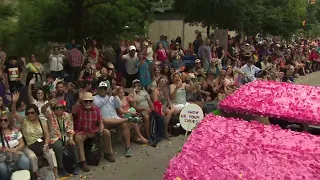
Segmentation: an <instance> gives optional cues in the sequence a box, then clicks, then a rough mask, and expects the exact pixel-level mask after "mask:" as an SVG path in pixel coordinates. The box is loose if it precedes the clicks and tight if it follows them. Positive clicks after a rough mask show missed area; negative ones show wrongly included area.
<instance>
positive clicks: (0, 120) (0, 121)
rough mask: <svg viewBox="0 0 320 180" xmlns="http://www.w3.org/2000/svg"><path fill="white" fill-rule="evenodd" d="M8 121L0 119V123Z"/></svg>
mask: <svg viewBox="0 0 320 180" xmlns="http://www.w3.org/2000/svg"><path fill="white" fill-rule="evenodd" d="M8 121H9V120H8V119H0V123H3V122H5V123H6V122H8Z"/></svg>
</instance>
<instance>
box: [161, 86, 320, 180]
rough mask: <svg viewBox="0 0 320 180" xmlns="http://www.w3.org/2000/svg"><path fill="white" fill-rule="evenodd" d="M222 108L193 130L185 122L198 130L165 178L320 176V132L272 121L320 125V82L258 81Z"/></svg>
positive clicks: (225, 179)
mask: <svg viewBox="0 0 320 180" xmlns="http://www.w3.org/2000/svg"><path fill="white" fill-rule="evenodd" d="M218 107H219V109H220V111H221V116H215V115H214V114H209V115H207V116H206V117H205V118H204V119H202V120H198V121H196V122H197V123H196V124H195V125H196V126H194V127H193V126H192V127H193V128H192V129H190V124H189V123H187V124H185V125H184V126H185V127H187V128H184V129H186V130H187V131H188V130H189V131H191V130H193V132H192V134H191V135H190V137H189V138H188V140H187V142H186V143H185V144H184V146H183V148H182V150H181V152H180V153H179V154H178V155H177V156H175V157H174V158H173V159H171V161H170V163H169V165H168V167H167V171H166V172H165V175H164V179H165V180H190V179H191V180H198V179H201V180H216V179H219V180H233V179H252V180H256V179H257V180H261V179H263V180H268V179H288V180H293V179H319V178H320V176H319V173H320V148H319V147H320V146H319V145H320V136H315V135H311V134H309V133H301V132H295V131H291V130H288V129H283V128H281V127H279V126H275V125H270V122H269V120H270V119H276V120H284V121H288V122H290V123H299V124H303V125H316V126H317V125H320V87H315V86H308V85H297V84H291V83H279V82H272V81H255V82H252V83H249V84H246V85H244V86H242V87H241V88H240V89H238V90H237V91H235V92H234V93H233V94H231V95H229V96H228V97H227V98H226V99H224V100H223V101H221V102H220V104H219V106H218ZM190 112H191V111H190ZM222 116H224V117H222ZM183 117H185V115H181V117H180V122H181V120H183ZM187 122H189V121H187ZM259 122H261V123H259ZM191 125H192V124H191ZM188 126H189V127H188Z"/></svg>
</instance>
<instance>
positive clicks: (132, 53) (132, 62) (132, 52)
mask: <svg viewBox="0 0 320 180" xmlns="http://www.w3.org/2000/svg"><path fill="white" fill-rule="evenodd" d="M122 53H123V52H122ZM122 60H123V61H124V63H125V66H126V72H127V73H126V87H127V88H130V87H131V82H132V81H133V80H134V79H138V78H139V76H138V67H137V65H136V64H137V61H138V55H137V52H136V47H135V46H130V47H129V53H127V54H126V55H123V56H122Z"/></svg>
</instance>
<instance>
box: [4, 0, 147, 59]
mask: <svg viewBox="0 0 320 180" xmlns="http://www.w3.org/2000/svg"><path fill="white" fill-rule="evenodd" d="M2 6H4V5H0V17H2V16H3V17H4V16H6V18H1V19H0V23H1V26H0V43H3V44H6V45H11V44H13V45H14V47H13V48H12V49H14V51H13V52H14V54H15V55H24V56H25V55H27V54H29V53H34V52H39V51H42V49H47V48H46V47H45V46H46V44H47V43H48V42H67V41H69V40H70V39H71V38H73V37H76V39H77V42H78V43H82V39H85V38H86V37H88V36H95V38H97V40H98V41H100V42H101V41H102V42H106V43H115V42H118V40H119V38H128V37H129V36H130V38H133V35H134V34H138V35H144V33H145V32H146V29H145V28H144V26H145V22H151V21H152V13H151V7H152V6H151V2H150V1H148V0H45V1H44V0H19V1H18V3H17V4H15V6H12V4H9V5H6V6H8V7H9V6H12V7H15V9H14V11H9V10H10V8H8V7H3V8H2ZM3 19H4V20H3ZM12 19H15V21H12ZM6 23H9V25H10V26H8V25H7V24H6ZM3 25H6V26H3ZM124 27H128V28H124ZM9 30H10V33H9ZM3 32H6V33H3ZM9 35H10V36H9ZM9 37H11V39H10V40H6V39H4V38H7V39H8V38H9ZM43 53H44V54H45V53H46V52H43Z"/></svg>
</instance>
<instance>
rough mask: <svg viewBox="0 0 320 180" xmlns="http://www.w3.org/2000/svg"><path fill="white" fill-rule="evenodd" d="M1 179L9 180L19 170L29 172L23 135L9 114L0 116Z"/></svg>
mask: <svg viewBox="0 0 320 180" xmlns="http://www.w3.org/2000/svg"><path fill="white" fill-rule="evenodd" d="M0 136H1V137H0V140H1V141H0V157H5V159H2V158H1V160H0V177H1V179H2V180H9V179H10V176H11V173H13V172H14V171H17V170H29V169H30V163H29V159H28V158H27V156H26V155H25V154H24V153H23V149H24V146H25V144H24V141H23V138H22V133H21V132H20V131H19V130H17V129H15V128H14V121H13V120H12V116H11V114H10V113H9V112H6V113H3V114H1V115H0Z"/></svg>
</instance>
